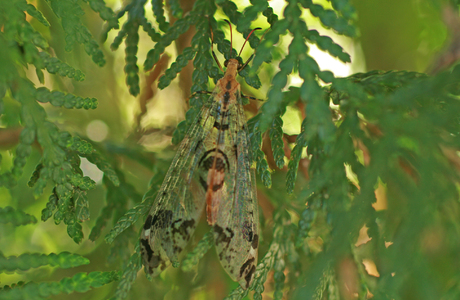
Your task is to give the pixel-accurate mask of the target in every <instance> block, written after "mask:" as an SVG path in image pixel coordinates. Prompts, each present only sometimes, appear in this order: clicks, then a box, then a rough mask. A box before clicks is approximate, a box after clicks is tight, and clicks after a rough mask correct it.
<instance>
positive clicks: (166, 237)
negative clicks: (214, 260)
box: [140, 59, 258, 288]
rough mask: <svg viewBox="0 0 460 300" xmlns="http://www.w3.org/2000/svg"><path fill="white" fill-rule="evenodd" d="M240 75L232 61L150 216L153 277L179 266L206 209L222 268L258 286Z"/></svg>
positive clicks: (146, 244) (145, 251)
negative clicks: (254, 279) (169, 266)
mask: <svg viewBox="0 0 460 300" xmlns="http://www.w3.org/2000/svg"><path fill="white" fill-rule="evenodd" d="M237 68H238V61H237V60H236V59H230V60H229V61H228V64H227V71H226V73H225V75H224V77H223V78H222V79H220V80H219V81H218V82H217V84H216V87H215V89H214V91H213V94H212V95H211V97H210V98H209V103H208V104H207V105H206V106H205V107H203V109H202V111H201V112H200V115H199V116H198V117H197V119H196V120H195V121H194V122H193V124H192V126H191V127H190V129H189V131H188V132H187V134H186V137H185V138H184V141H182V143H181V145H180V147H179V150H178V152H177V154H176V156H175V158H174V160H173V162H172V164H171V167H170V169H169V171H168V173H167V175H166V179H165V181H164V182H163V184H162V186H161V188H160V191H159V193H158V196H157V198H156V200H155V202H154V205H153V207H152V209H151V211H150V213H149V215H148V217H147V220H146V222H145V225H144V229H143V231H142V234H141V240H140V242H141V254H142V260H143V264H144V266H145V270H146V272H147V273H149V274H152V275H158V274H159V273H160V272H161V271H163V270H164V269H165V268H166V267H167V266H168V265H169V264H170V263H171V261H176V260H177V256H178V255H179V253H180V252H181V251H182V250H183V248H184V247H185V246H186V244H187V242H188V240H189V239H190V237H191V235H192V234H193V231H194V230H195V227H196V223H197V222H198V219H199V217H200V215H201V213H202V211H203V209H204V206H205V203H206V215H207V221H208V223H209V224H210V225H211V226H213V230H214V240H215V244H216V250H217V253H218V257H219V260H220V262H221V264H222V266H223V267H224V269H225V270H226V272H227V273H228V274H229V275H230V277H231V278H232V279H233V280H235V281H238V282H239V283H240V285H241V286H242V287H243V288H247V287H249V285H250V283H251V282H252V279H253V276H254V272H255V266H256V264H257V248H258V209H257V198H256V190H255V174H254V169H252V168H251V162H252V160H251V157H250V153H249V151H248V148H249V145H248V133H247V129H246V117H245V114H244V110H243V106H242V102H241V96H240V85H239V83H238V82H237V81H236V80H235V76H236V74H237Z"/></svg>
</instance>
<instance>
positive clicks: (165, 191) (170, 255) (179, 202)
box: [140, 96, 218, 276]
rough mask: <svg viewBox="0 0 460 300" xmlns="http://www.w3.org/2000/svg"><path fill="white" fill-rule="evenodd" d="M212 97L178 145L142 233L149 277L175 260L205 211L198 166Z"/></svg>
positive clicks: (210, 117) (212, 112) (212, 118)
mask: <svg viewBox="0 0 460 300" xmlns="http://www.w3.org/2000/svg"><path fill="white" fill-rule="evenodd" d="M211 98H212V96H211ZM211 98H210V99H209V101H208V102H207V104H206V105H205V106H204V107H203V108H202V110H201V112H200V114H199V115H198V116H197V118H196V119H195V120H194V122H193V124H192V125H191V126H190V129H189V130H188V132H187V134H186V136H185V138H184V140H183V141H182V143H181V144H180V146H179V149H178V151H177V153H176V155H175V157H174V159H173V161H172V163H171V166H170V168H169V170H168V172H167V174H166V177H165V180H164V181H163V184H162V185H161V188H160V190H159V192H158V195H157V197H156V199H155V201H154V204H153V205H152V208H151V210H150V212H149V214H148V217H147V219H146V221H145V224H144V228H143V230H142V233H141V237H140V246H141V257H142V262H143V264H144V266H145V271H146V273H148V274H150V275H152V276H156V275H158V274H160V273H161V272H162V271H163V270H164V269H166V267H168V266H169V265H170V264H171V261H172V262H175V261H177V257H178V255H179V254H180V252H181V251H182V250H183V249H184V248H185V246H186V245H187V242H188V241H189V239H190V237H191V236H192V234H193V232H194V230H195V227H196V225H197V222H198V219H199V218H200V216H201V214H202V211H203V208H204V204H205V193H206V190H205V189H203V187H202V186H201V185H200V178H201V176H202V175H200V170H199V168H198V166H199V161H200V158H201V157H202V156H203V153H204V152H206V147H205V145H204V142H203V141H205V140H206V139H207V138H208V135H209V134H210V133H211V129H212V127H213V125H214V122H215V116H216V110H218V104H216V103H215V102H214V101H212V99H211Z"/></svg>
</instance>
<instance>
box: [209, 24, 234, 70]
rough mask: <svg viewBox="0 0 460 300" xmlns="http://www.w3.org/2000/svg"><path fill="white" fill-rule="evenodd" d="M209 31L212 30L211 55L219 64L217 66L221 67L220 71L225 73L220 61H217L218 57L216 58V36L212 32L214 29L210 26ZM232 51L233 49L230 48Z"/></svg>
mask: <svg viewBox="0 0 460 300" xmlns="http://www.w3.org/2000/svg"><path fill="white" fill-rule="evenodd" d="M209 29H211V53H212V57H213V58H214V60H215V61H216V63H217V66H218V67H219V69H220V70H221V71H222V72H224V69H222V65H221V64H220V62H219V60H218V59H217V56H216V53H215V52H214V34H213V32H212V27H211V26H210V27H209ZM230 49H231V48H230Z"/></svg>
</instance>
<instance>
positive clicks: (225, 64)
mask: <svg viewBox="0 0 460 300" xmlns="http://www.w3.org/2000/svg"><path fill="white" fill-rule="evenodd" d="M227 65H228V59H227V60H226V61H224V67H227Z"/></svg>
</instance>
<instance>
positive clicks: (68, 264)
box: [0, 252, 89, 272]
mask: <svg viewBox="0 0 460 300" xmlns="http://www.w3.org/2000/svg"><path fill="white" fill-rule="evenodd" d="M87 264H89V260H88V259H87V258H85V257H82V256H80V255H77V254H72V253H69V252H61V253H59V254H55V253H50V254H47V255H46V254H40V253H25V254H21V255H20V256H9V257H5V256H3V255H2V254H1V253H0V270H2V271H7V272H13V271H16V270H21V271H27V270H29V269H31V268H38V267H41V266H46V265H50V266H52V267H59V268H62V269H68V268H75V267H78V266H82V265H87Z"/></svg>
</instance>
